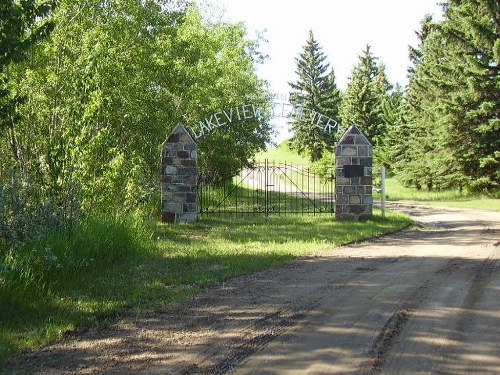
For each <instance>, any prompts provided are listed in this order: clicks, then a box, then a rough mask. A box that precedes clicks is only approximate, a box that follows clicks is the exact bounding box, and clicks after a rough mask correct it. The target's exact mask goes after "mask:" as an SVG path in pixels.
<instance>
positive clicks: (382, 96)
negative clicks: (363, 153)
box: [340, 45, 392, 147]
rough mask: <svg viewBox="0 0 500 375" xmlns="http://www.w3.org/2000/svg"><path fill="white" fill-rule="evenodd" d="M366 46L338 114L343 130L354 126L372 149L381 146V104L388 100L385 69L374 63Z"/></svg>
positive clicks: (388, 88) (382, 124) (384, 127)
mask: <svg viewBox="0 0 500 375" xmlns="http://www.w3.org/2000/svg"><path fill="white" fill-rule="evenodd" d="M377 59H378V58H377V57H374V56H373V54H372V52H371V48H370V46H369V45H367V46H366V49H365V50H364V51H363V54H362V55H361V56H360V57H359V63H358V65H357V66H356V67H354V69H353V72H352V77H351V80H350V82H349V84H348V86H347V90H346V92H345V93H344V95H343V97H342V105H341V108H340V115H341V118H342V124H344V127H348V126H349V125H352V124H355V125H356V126H357V127H358V128H359V129H360V130H361V131H362V132H363V133H364V134H365V135H366V136H367V138H368V139H369V140H370V142H371V143H372V144H373V145H374V146H375V147H377V146H379V145H381V144H382V141H383V138H384V136H385V133H386V123H385V121H384V117H383V116H384V104H385V102H386V101H388V100H390V99H389V91H390V90H391V89H392V86H391V85H390V84H389V82H388V80H387V77H386V74H385V66H384V65H383V64H377Z"/></svg>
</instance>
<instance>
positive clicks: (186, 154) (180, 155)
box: [177, 150, 189, 159]
mask: <svg viewBox="0 0 500 375" xmlns="http://www.w3.org/2000/svg"><path fill="white" fill-rule="evenodd" d="M177 157H178V158H181V159H187V158H189V152H188V151H184V150H182V151H177Z"/></svg>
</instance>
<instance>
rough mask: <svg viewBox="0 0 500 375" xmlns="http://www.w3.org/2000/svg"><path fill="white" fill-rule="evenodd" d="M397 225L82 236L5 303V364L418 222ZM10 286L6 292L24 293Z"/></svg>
mask: <svg viewBox="0 0 500 375" xmlns="http://www.w3.org/2000/svg"><path fill="white" fill-rule="evenodd" d="M387 217H388V219H387V220H382V219H381V218H380V212H379V211H378V210H375V213H374V218H373V219H372V220H370V221H366V222H337V221H335V220H334V219H333V218H332V217H331V216H327V215H320V216H286V217H283V216H281V217H278V216H274V217H273V216H271V217H269V218H264V217H217V218H204V219H201V220H200V221H199V222H197V223H194V224H176V225H162V224H157V223H155V224H150V225H149V226H146V227H143V226H141V225H137V224H134V223H132V222H123V223H118V224H117V223H114V224H113V222H108V223H106V222H99V221H97V222H94V223H93V224H92V225H90V226H87V227H86V228H81V229H80V233H79V234H77V235H76V236H75V237H76V238H77V240H74V241H61V239H60V238H57V237H55V238H51V239H48V240H47V242H46V243H44V244H43V246H40V249H44V250H43V251H45V250H46V249H47V248H49V249H50V254H49V255H47V256H44V255H42V256H41V258H42V259H45V260H43V262H49V263H50V262H52V263H53V265H52V266H51V267H52V268H50V267H49V268H47V264H48V263H44V264H42V265H41V266H40V267H39V266H37V265H36V264H35V265H33V267H32V270H31V271H30V272H31V274H33V275H36V277H34V278H31V279H30V277H29V275H25V276H26V278H25V281H26V282H25V284H22V283H18V284H19V285H23V287H22V288H21V289H19V290H17V289H15V288H14V289H12V288H11V289H12V290H11V292H10V293H5V291H4V293H2V295H1V296H0V299H1V300H0V302H1V303H0V323H1V324H0V363H1V362H2V361H5V360H6V359H7V358H8V357H9V356H11V355H13V354H14V353H16V352H18V351H20V350H25V349H31V348H36V347H39V346H42V345H45V344H47V343H50V342H53V341H55V340H57V339H59V338H61V337H64V335H65V334H67V332H69V331H72V330H75V329H77V328H79V327H89V326H98V325H103V324H106V323H112V322H115V321H117V320H118V319H119V318H120V317H121V316H123V315H124V314H130V313H139V312H144V311H152V310H156V309H161V308H163V307H165V306H168V305H170V304H172V303H174V302H181V301H184V300H185V299H186V298H188V297H190V296H193V295H194V294H196V293H199V292H200V291H201V290H203V289H204V288H207V287H210V286H213V285H215V284H217V283H220V282H223V281H224V280H227V279H229V278H231V277H235V276H240V275H243V274H248V273H251V272H256V271H259V270H263V269H266V268H272V267H279V266H281V265H283V264H284V263H286V262H288V261H290V260H292V259H293V258H294V257H296V256H302V255H307V254H311V253H318V252H321V251H325V250H328V249H331V248H332V247H334V246H338V245H342V244H346V243H351V242H354V241H359V240H362V239H365V238H369V237H374V236H379V235H381V234H383V233H387V232H393V231H396V230H398V229H400V228H402V227H405V226H407V225H409V224H410V222H411V221H410V219H409V218H408V217H407V216H405V215H403V214H400V213H395V212H389V213H388V215H387ZM124 231H125V232H124ZM151 234H154V235H153V236H151ZM27 254H28V253H26V254H25V255H24V256H25V257H28V255H27ZM44 254H45V253H44ZM18 258H19V260H18V262H21V263H22V256H21V255H18ZM92 259H93V260H92ZM43 262H42V263H43ZM5 264H6V262H5V260H4V268H5ZM57 264H59V266H58V265H57ZM28 268H29V267H28V263H27V261H26V262H25V269H28ZM44 269H47V270H48V271H47V272H46V274H44V273H43V272H42V271H43V270H44ZM37 272H38V273H37ZM27 273H28V274H29V272H27ZM1 277H2V276H1V275H0V283H3V284H4V286H6V285H5V284H6V283H7V282H10V283H14V281H12V280H7V279H6V278H5V277H4V278H3V279H2V278H1ZM30 280H31V281H30ZM40 281H43V286H40V285H39V284H38V283H39V282H40ZM37 285H38V286H37ZM7 289H8V288H7Z"/></svg>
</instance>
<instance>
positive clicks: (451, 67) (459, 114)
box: [438, 0, 500, 191]
mask: <svg viewBox="0 0 500 375" xmlns="http://www.w3.org/2000/svg"><path fill="white" fill-rule="evenodd" d="M438 27H439V31H440V32H441V33H442V35H443V38H444V40H445V42H446V44H447V45H448V46H449V48H447V51H448V54H447V57H448V58H447V60H446V61H445V63H444V64H442V66H440V68H441V71H442V72H444V73H445V74H447V77H448V81H447V82H446V84H447V86H448V87H449V93H448V96H447V97H444V98H442V100H441V101H442V105H443V108H444V111H445V112H446V114H447V117H446V120H447V125H448V131H447V134H448V135H449V136H450V138H451V139H450V141H449V142H448V146H449V148H450V150H451V151H452V154H453V156H454V158H456V160H457V161H458V163H459V165H460V169H461V172H462V173H463V175H465V176H467V177H468V179H469V186H470V187H471V188H472V189H474V190H480V189H487V190H490V191H491V190H498V188H499V187H500V91H499V87H500V74H499V70H500V66H499V65H500V56H499V54H498V49H499V45H500V42H499V40H500V39H499V35H500V3H499V2H498V1H497V0H474V1H472V0H467V1H464V0H461V1H458V0H450V1H449V4H448V7H447V8H446V13H445V19H444V21H443V22H442V23H440V24H439V25H438ZM495 51H497V53H495Z"/></svg>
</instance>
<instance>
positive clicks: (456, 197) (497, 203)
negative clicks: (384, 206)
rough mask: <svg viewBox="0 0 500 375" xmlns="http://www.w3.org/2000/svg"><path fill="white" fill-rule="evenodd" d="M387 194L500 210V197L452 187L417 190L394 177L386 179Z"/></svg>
mask: <svg viewBox="0 0 500 375" xmlns="http://www.w3.org/2000/svg"><path fill="white" fill-rule="evenodd" d="M386 195H387V199H388V200H389V201H403V202H405V201H406V202H418V203H425V204H429V205H435V206H446V207H458V208H472V209H476V210H492V211H500V199H495V198H491V197H486V196H483V195H477V194H476V195H471V194H466V193H463V192H462V193H461V192H459V191H458V190H452V189H449V190H442V191H426V190H416V189H413V188H407V187H404V186H402V185H401V184H400V183H399V182H398V181H397V179H396V178H394V177H391V178H387V179H386ZM374 198H375V199H380V193H374Z"/></svg>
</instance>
